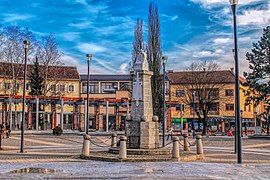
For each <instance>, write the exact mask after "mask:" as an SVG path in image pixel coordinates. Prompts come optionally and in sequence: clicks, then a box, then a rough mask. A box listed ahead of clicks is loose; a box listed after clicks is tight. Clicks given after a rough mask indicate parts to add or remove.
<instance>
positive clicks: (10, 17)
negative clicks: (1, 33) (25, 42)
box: [4, 14, 33, 22]
mask: <svg viewBox="0 0 270 180" xmlns="http://www.w3.org/2000/svg"><path fill="white" fill-rule="evenodd" d="M4 16H5V18H4V21H5V22H16V21H25V20H28V19H30V18H32V17H33V16H32V15H28V14H4Z"/></svg>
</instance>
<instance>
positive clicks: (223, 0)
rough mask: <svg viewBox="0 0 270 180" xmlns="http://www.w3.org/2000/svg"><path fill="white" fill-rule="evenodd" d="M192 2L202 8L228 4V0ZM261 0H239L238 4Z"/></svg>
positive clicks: (260, 0)
mask: <svg viewBox="0 0 270 180" xmlns="http://www.w3.org/2000/svg"><path fill="white" fill-rule="evenodd" d="M191 1H193V2H194V3H197V4H201V5H202V6H203V7H204V8H209V9H211V8H212V7H215V6H220V5H229V4H230V3H229V0H191ZM262 1H263V0H239V1H238V3H239V5H247V4H251V3H255V2H262Z"/></svg>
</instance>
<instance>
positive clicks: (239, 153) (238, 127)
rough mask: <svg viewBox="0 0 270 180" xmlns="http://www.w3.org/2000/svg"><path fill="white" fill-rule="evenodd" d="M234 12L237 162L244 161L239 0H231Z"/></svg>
mask: <svg viewBox="0 0 270 180" xmlns="http://www.w3.org/2000/svg"><path fill="white" fill-rule="evenodd" d="M230 4H231V8H232V13H233V30H234V59H235V105H236V107H235V121H236V123H235V124H236V131H235V132H236V143H237V151H236V152H237V163H239V164H240V163H242V143H241V140H242V139H241V130H242V128H241V124H242V123H241V117H240V92H239V87H240V85H239V62H238V45H237V23H236V6H237V4H238V0H230Z"/></svg>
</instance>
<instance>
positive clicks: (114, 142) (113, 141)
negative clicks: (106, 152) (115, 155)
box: [111, 133, 117, 148]
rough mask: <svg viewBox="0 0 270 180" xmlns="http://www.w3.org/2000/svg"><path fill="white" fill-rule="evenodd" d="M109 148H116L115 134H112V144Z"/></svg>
mask: <svg viewBox="0 0 270 180" xmlns="http://www.w3.org/2000/svg"><path fill="white" fill-rule="evenodd" d="M111 147H112V148H114V147H117V134H116V133H112V143H111Z"/></svg>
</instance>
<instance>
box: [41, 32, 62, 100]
mask: <svg viewBox="0 0 270 180" xmlns="http://www.w3.org/2000/svg"><path fill="white" fill-rule="evenodd" d="M62 54H63V53H62V52H61V51H60V50H59V49H58V43H57V41H56V39H55V37H54V36H53V35H52V34H49V35H47V36H44V37H43V38H42V39H41V41H40V42H39V46H38V48H37V56H38V57H39V59H40V65H41V66H43V78H44V95H47V93H48V92H49V91H50V88H51V85H56V84H57V82H58V81H59V80H57V79H58V77H59V75H60V73H61V72H59V70H58V69H59V68H57V66H61V65H63V62H62V61H61V59H60V58H61V56H62ZM55 92H58V91H55ZM54 95H60V94H59V93H57V94H54Z"/></svg>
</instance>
